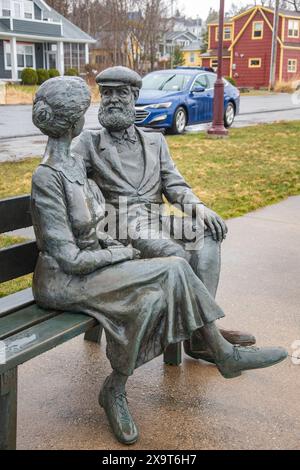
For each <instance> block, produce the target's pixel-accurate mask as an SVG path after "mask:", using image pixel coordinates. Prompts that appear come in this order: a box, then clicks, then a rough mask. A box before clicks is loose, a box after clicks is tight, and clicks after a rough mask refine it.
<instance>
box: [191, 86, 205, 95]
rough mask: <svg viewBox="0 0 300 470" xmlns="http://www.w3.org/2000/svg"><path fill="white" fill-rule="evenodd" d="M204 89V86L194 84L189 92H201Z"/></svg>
mask: <svg viewBox="0 0 300 470" xmlns="http://www.w3.org/2000/svg"><path fill="white" fill-rule="evenodd" d="M204 91H205V88H204V87H203V86H194V88H193V89H192V90H191V93H192V94H193V93H203V92H204Z"/></svg>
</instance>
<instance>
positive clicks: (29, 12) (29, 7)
mask: <svg viewBox="0 0 300 470" xmlns="http://www.w3.org/2000/svg"><path fill="white" fill-rule="evenodd" d="M33 16H34V15H33V2H30V1H29V0H25V1H24V18H27V19H29V20H30V19H32V18H33Z"/></svg>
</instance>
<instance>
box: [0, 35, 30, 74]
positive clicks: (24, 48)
mask: <svg viewBox="0 0 300 470" xmlns="http://www.w3.org/2000/svg"><path fill="white" fill-rule="evenodd" d="M4 64H5V70H11V67H12V58H11V45H10V42H9V41H5V42H4ZM27 67H30V68H35V53H34V44H30V43H17V69H18V70H23V69H25V68H27Z"/></svg>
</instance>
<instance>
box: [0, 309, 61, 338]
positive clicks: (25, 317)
mask: <svg viewBox="0 0 300 470" xmlns="http://www.w3.org/2000/svg"><path fill="white" fill-rule="evenodd" d="M56 315H59V312H58V311H57V310H44V309H42V308H40V307H38V306H37V305H36V304H35V305H31V306H29V307H26V308H23V309H22V310H19V311H17V312H13V313H10V314H9V315H6V316H5V317H2V318H0V340H3V339H5V338H8V337H9V336H12V335H15V334H17V333H19V332H20V331H23V330H26V329H28V328H30V327H32V326H34V325H36V324H38V323H41V322H43V321H46V320H49V319H50V318H52V317H55V316H56Z"/></svg>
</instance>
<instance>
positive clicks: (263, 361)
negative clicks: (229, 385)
mask: <svg viewBox="0 0 300 470" xmlns="http://www.w3.org/2000/svg"><path fill="white" fill-rule="evenodd" d="M287 355H288V353H287V351H286V350H285V349H283V348H243V347H240V346H233V347H232V354H229V355H228V356H227V357H226V358H225V359H224V360H223V361H220V362H219V361H218V362H216V364H217V367H218V369H219V371H220V373H221V374H222V375H223V377H224V378H225V379H232V378H234V377H239V376H240V375H241V373H242V371H243V370H250V369H262V368H265V367H270V366H273V365H275V364H278V363H279V362H281V361H283V360H284V359H286V357H287Z"/></svg>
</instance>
